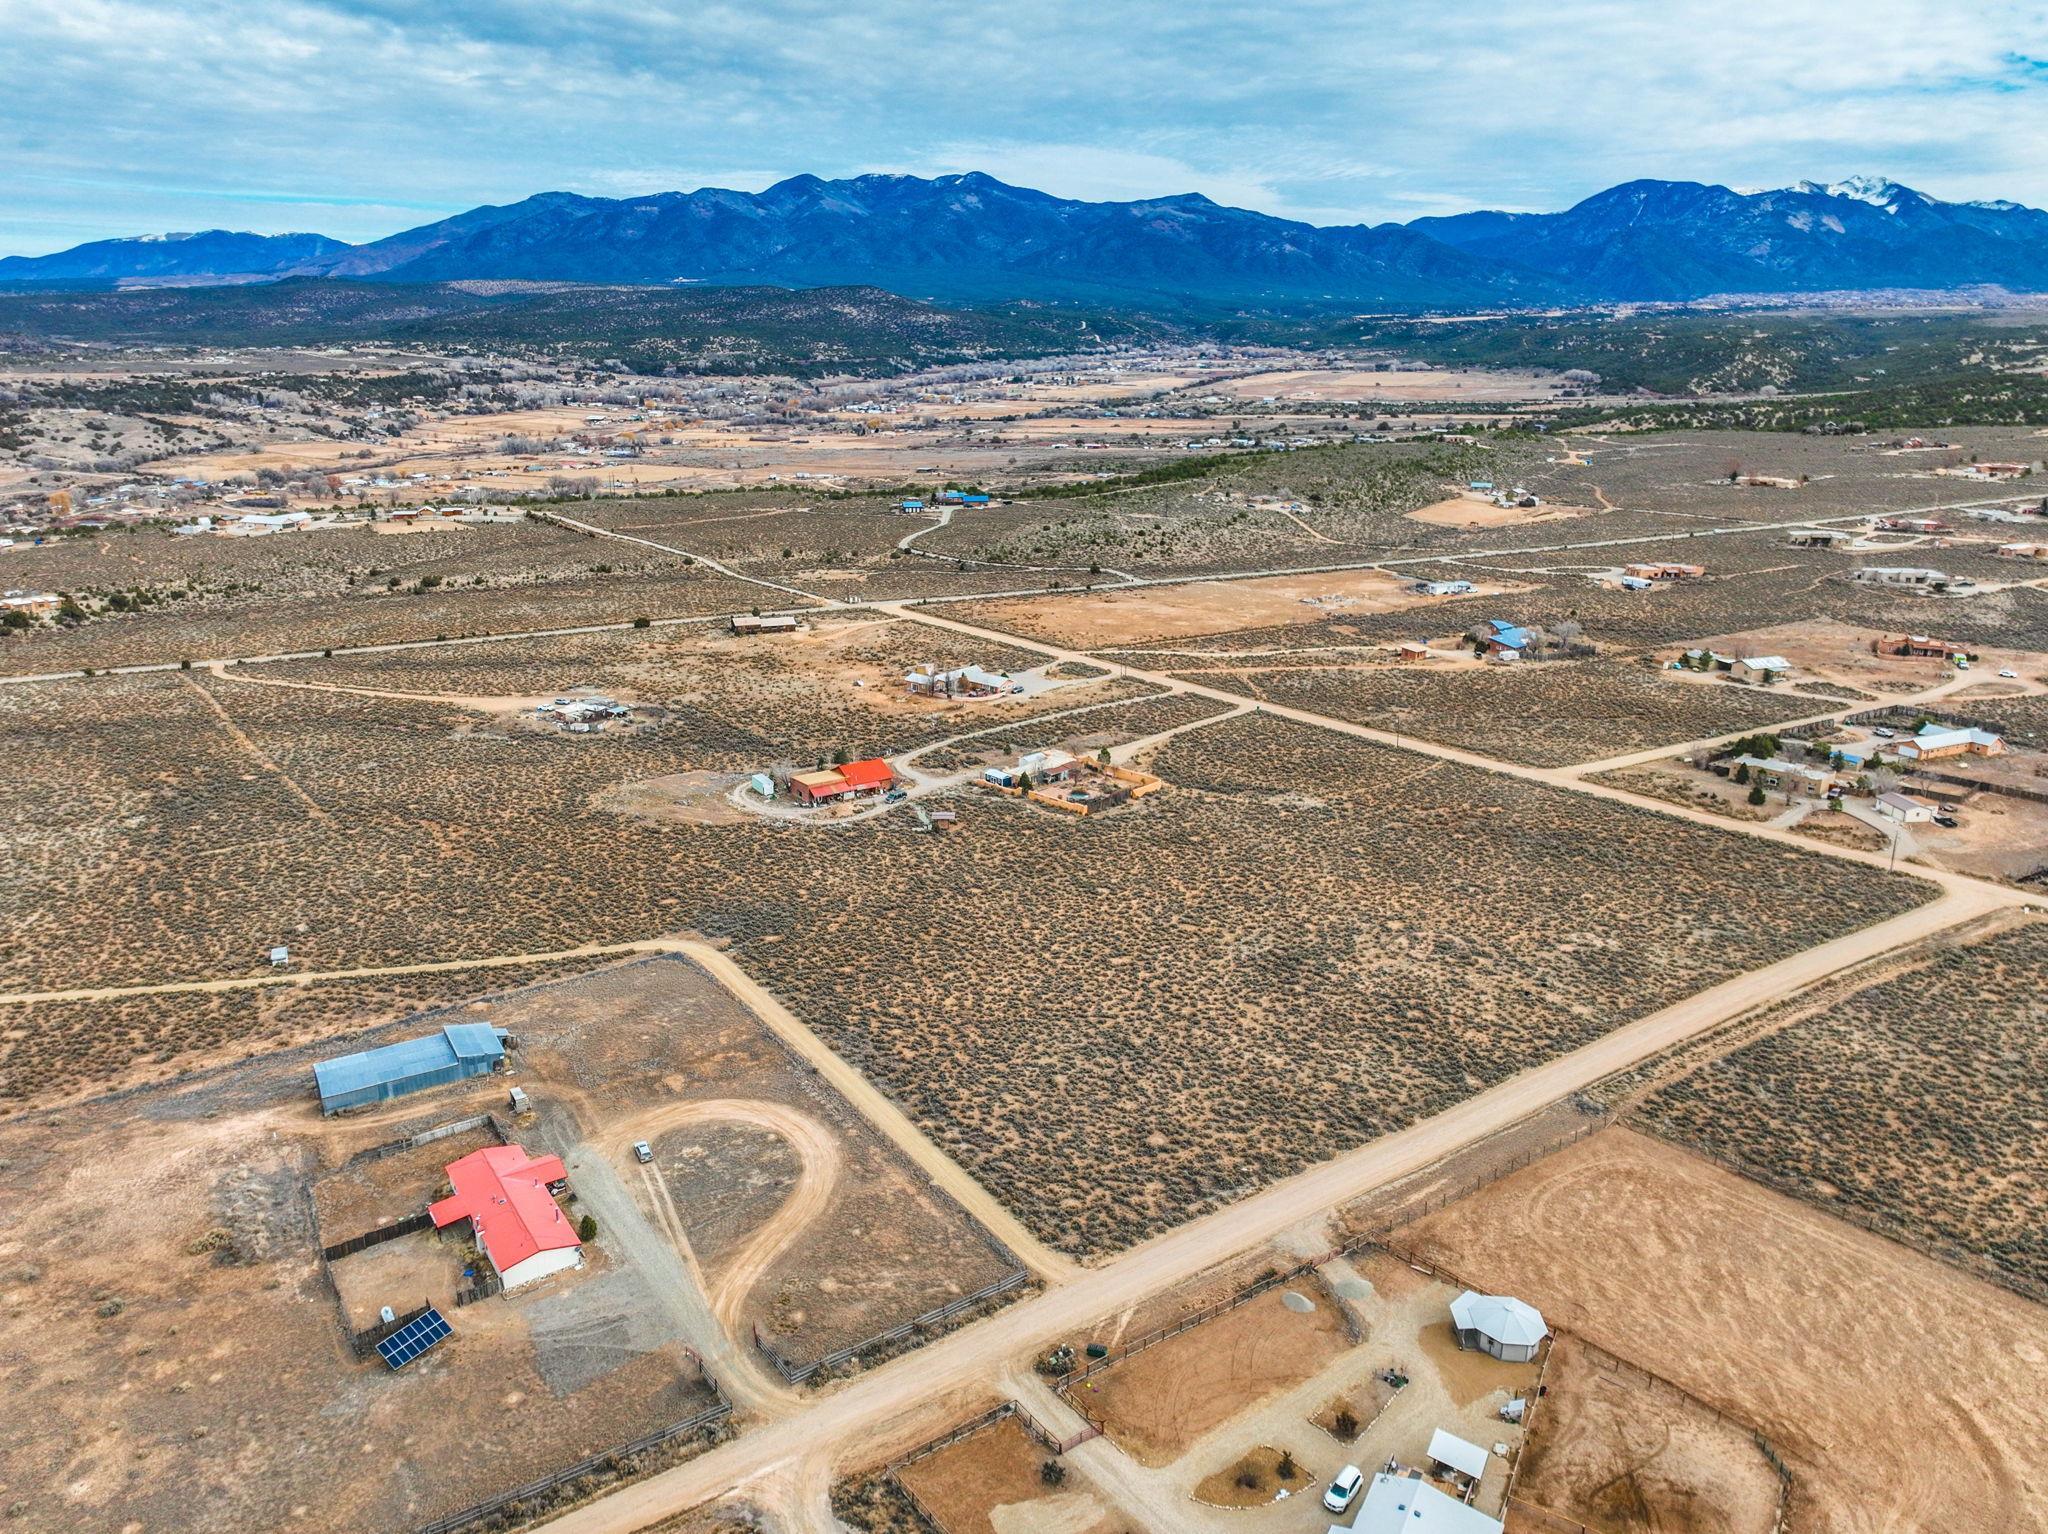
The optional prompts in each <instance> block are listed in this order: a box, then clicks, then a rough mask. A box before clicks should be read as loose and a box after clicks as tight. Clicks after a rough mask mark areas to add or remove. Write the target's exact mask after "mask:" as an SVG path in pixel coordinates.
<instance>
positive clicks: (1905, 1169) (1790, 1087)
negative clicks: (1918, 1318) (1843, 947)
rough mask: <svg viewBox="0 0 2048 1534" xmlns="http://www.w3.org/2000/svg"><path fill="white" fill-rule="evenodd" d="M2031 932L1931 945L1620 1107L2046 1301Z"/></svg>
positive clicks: (2047, 963) (2046, 1113)
mask: <svg viewBox="0 0 2048 1534" xmlns="http://www.w3.org/2000/svg"><path fill="white" fill-rule="evenodd" d="M2044 988H2048V924H2043V923H2039V922H2033V923H2028V924H2027V925H2024V926H2021V927H2018V928H2015V929H2012V930H2009V931H2004V932H1999V933H1997V934H1996V935H1993V936H1990V937H1986V938H1984V939H1982V940H1981V941H1977V942H1974V943H1971V944H1968V945H1967V946H1953V945H1941V946H1938V947H1936V948H1933V949H1931V950H1929V951H1927V953H1926V954H1925V956H1924V958H1923V959H1922V960H1921V961H1920V962H1918V963H1916V964H1914V965H1913V966H1912V967H1911V968H1909V969H1907V970H1905V971H1904V972H1903V973H1886V974H1885V975H1884V976H1883V977H1882V978H1881V979H1875V980H1873V981H1872V983H1870V984H1869V985H1868V986H1867V987H1866V988H1865V989H1862V990H1860V991H1856V992H1853V993H1851V994H1848V995H1845V996H1842V997H1840V998H1839V999H1836V1000H1834V1001H1833V1003H1832V1005H1830V1006H1828V1007H1827V1008H1826V1009H1825V1010H1823V1011H1821V1012H1819V1013H1818V1014H1816V1015H1805V1014H1806V1013H1807V1012H1808V1011H1809V1009H1807V1008H1805V1007H1802V1006H1801V1005H1800V1002H1799V999H1797V998H1795V999H1794V1000H1793V1001H1791V1002H1788V1003H1787V1004H1786V1005H1785V1007H1784V1008H1783V1009H1782V1010H1783V1012H1784V1014H1785V1015H1786V1016H1787V1017H1788V1018H1790V1019H1791V1020H1790V1021H1789V1024H1788V1026H1784V1027H1781V1028H1777V1029H1774V1030H1773V1031H1771V1032H1769V1033H1767V1034H1765V1036H1764V1037H1762V1038H1760V1039H1758V1040H1757V1041H1756V1042H1754V1043H1751V1044H1747V1045H1745V1046H1743V1047H1742V1048H1740V1049H1737V1050H1735V1051H1733V1052H1732V1053H1726V1054H1721V1055H1718V1056H1717V1057H1715V1058H1712V1059H1709V1060H1707V1061H1706V1062H1704V1063H1703V1064H1701V1065H1699V1066H1698V1068H1697V1069H1694V1070H1692V1071H1690V1072H1688V1073H1687V1074H1685V1075H1683V1076H1681V1077H1679V1078H1678V1079H1676V1080H1673V1081H1671V1082H1670V1083H1669V1084H1668V1085H1664V1086H1662V1087H1661V1088H1660V1089H1659V1090H1657V1091H1655V1092H1654V1093H1652V1094H1651V1095H1650V1096H1649V1097H1648V1098H1647V1099H1646V1100H1644V1101H1642V1102H1641V1103H1640V1104H1639V1105H1638V1106H1637V1107H1636V1108H1635V1110H1634V1111H1635V1115H1636V1117H1638V1118H1640V1119H1641V1120H1642V1121H1643V1122H1644V1123H1645V1124H1647V1125H1648V1126H1649V1127H1650V1128H1652V1129H1654V1130H1655V1131H1656V1132H1657V1133H1658V1134H1661V1135H1664V1136H1667V1137H1669V1138H1671V1139H1675V1140H1678V1141H1680V1142H1682V1143H1685V1144H1689V1145H1696V1146H1698V1147H1699V1148H1700V1149H1701V1150H1703V1151H1706V1152H1707V1153H1709V1154H1711V1155H1713V1156H1716V1157H1719V1158H1721V1159H1723V1160H1725V1161H1727V1162H1729V1163H1731V1164H1733V1165H1734V1166H1736V1167H1737V1168H1739V1169H1740V1170H1741V1171H1743V1172H1744V1173H1746V1174H1747V1175H1748V1176H1751V1177H1754V1178H1756V1179H1758V1180H1759V1181H1761V1182H1763V1183H1765V1184H1767V1185H1769V1186H1771V1187H1774V1188H1777V1189H1779V1190H1781V1191H1783V1192H1786V1193H1790V1194H1793V1195H1795V1196H1797V1197H1800V1198H1804V1199H1807V1200H1810V1201H1811V1202H1813V1203H1814V1204H1816V1205H1818V1206H1819V1207H1820V1208H1822V1209H1826V1210H1831V1211H1840V1212H1841V1213H1842V1214H1843V1215H1844V1216H1845V1217H1846V1218H1848V1219H1852V1220H1856V1221H1859V1222H1867V1223H1870V1224H1873V1225H1875V1226H1876V1227H1877V1228H1878V1229H1880V1230H1883V1231H1887V1232H1895V1233H1897V1234H1899V1235H1900V1236H1902V1237H1903V1238H1905V1239H1907V1240H1909V1241H1913V1242H1916V1243H1922V1244H1926V1245H1928V1246H1930V1247H1932V1248H1933V1249H1935V1250H1936V1251H1938V1252H1941V1253H1942V1254H1944V1255H1947V1256H1951V1257H1953V1258H1955V1259H1956V1260H1959V1261H1963V1262H1966V1263H1981V1264H1982V1265H1984V1266H1985V1267H1986V1268H1988V1269H1989V1270H1990V1271H1992V1272H1993V1273H1995V1274H1998V1275H2001V1276H2004V1277H2006V1278H2009V1279H2010V1280H2012V1281H2013V1282H2015V1283H2018V1284H2020V1285H2022V1286H2024V1287H2026V1288H2027V1289H2028V1290H2029V1291H2030V1292H2032V1293H2035V1294H2039V1295H2048V1239H2044V1236H2043V1224H2044V1221H2048V1188H2044V1187H2043V1186H2042V1182H2041V1179H2040V1177H2039V1176H2038V1175H2037V1174H2038V1171H2039V1167H2040V1136H2041V1132H2042V1126H2043V1125H2044V1124H2048V1030H2044V1028H2043V1024H2044V1022H2048V1000H2044V995H2048V989H2044Z"/></svg>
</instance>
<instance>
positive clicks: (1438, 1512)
mask: <svg viewBox="0 0 2048 1534" xmlns="http://www.w3.org/2000/svg"><path fill="white" fill-rule="evenodd" d="M1329 1534H1501V1523H1500V1520H1499V1519H1497V1518H1489V1517H1487V1516H1486V1514H1484V1513H1482V1512H1480V1511H1479V1509H1478V1508H1476V1507H1468V1506H1466V1505H1465V1504H1464V1503H1463V1502H1460V1501H1459V1500H1458V1499H1457V1498H1456V1497H1453V1496H1448V1495H1446V1494H1445V1493H1443V1492H1441V1491H1438V1490H1437V1489H1436V1488H1435V1487H1434V1486H1432V1485H1430V1484H1429V1482H1427V1481H1425V1480H1423V1479H1422V1477H1421V1476H1420V1475H1417V1474H1414V1473H1412V1472H1411V1473H1408V1474H1399V1473H1396V1472H1394V1471H1391V1470H1382V1471H1381V1472H1380V1473H1379V1474H1377V1475H1375V1476H1374V1477H1373V1478H1372V1484H1371V1485H1370V1486H1369V1487H1368V1488H1367V1489H1366V1493H1365V1500H1364V1501H1362V1502H1360V1503H1359V1504H1358V1514H1357V1516H1356V1517H1354V1518H1353V1519H1352V1520H1351V1526H1350V1528H1349V1530H1347V1529H1346V1528H1345V1526H1344V1525H1343V1524H1341V1523H1334V1524H1331V1525H1330V1527H1329Z"/></svg>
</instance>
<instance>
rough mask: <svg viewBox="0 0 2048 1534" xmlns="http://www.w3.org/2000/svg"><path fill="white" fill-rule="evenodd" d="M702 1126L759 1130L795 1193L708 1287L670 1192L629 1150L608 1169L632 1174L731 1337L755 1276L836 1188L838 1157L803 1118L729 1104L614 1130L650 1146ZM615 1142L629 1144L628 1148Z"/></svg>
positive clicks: (785, 1110)
mask: <svg viewBox="0 0 2048 1534" xmlns="http://www.w3.org/2000/svg"><path fill="white" fill-rule="evenodd" d="M709 1122H716V1123H728V1124H751V1125H753V1126H755V1127H756V1128H759V1129H765V1130H767V1131H769V1132H770V1133H771V1134H774V1135H777V1136H779V1137H780V1138H781V1139H782V1140H783V1141H784V1142H785V1143H787V1144H788V1145H789V1147H790V1149H792V1150H794V1151H795V1152H796V1155H797V1164H798V1175H797V1184H796V1189H795V1191H794V1192H792V1193H791V1194H790V1196H789V1197H788V1198H787V1199H785V1200H784V1201H783V1203H782V1206H781V1207H780V1208H778V1209H777V1210H776V1211H775V1213H774V1214H773V1215H771V1216H769V1218H768V1219H767V1220H766V1221H765V1222H763V1224H762V1226H761V1228H760V1229H759V1230H757V1231H755V1232H754V1233H753V1234H752V1235H751V1236H749V1237H748V1238H747V1240H746V1241H745V1243H743V1244H742V1245H741V1247H740V1249H739V1250H738V1251H737V1252H735V1253H733V1255H732V1256H731V1257H730V1258H728V1259H727V1260H726V1261H725V1263H724V1264H723V1265H722V1267H721V1271H720V1272H719V1275H718V1279H717V1281H716V1282H715V1283H709V1284H707V1283H705V1282H704V1274H703V1271H702V1267H701V1265H700V1264H699V1263H698V1261H697V1255H696V1253H695V1252H694V1251H692V1250H691V1248H690V1241H689V1237H688V1236H687V1235H686V1234H685V1233H684V1225H683V1218H682V1211H681V1210H679V1209H678V1208H676V1202H675V1197H674V1195H673V1194H672V1193H670V1191H669V1188H668V1184H667V1182H666V1180H664V1179H663V1178H662V1177H661V1175H660V1174H659V1173H657V1172H656V1171H655V1170H654V1169H653V1168H652V1167H648V1166H640V1165H639V1164H638V1163H636V1162H633V1161H632V1159H631V1152H630V1151H627V1152H625V1153H624V1154H622V1155H619V1156H616V1157H615V1158H614V1161H613V1164H614V1166H616V1167H617V1168H618V1170H619V1171H620V1172H621V1173H627V1172H629V1171H630V1170H635V1169H637V1170H638V1172H639V1174H640V1180H641V1182H642V1183H643V1184H644V1185H645V1186H646V1188H647V1191H648V1194H649V1196H650V1199H651V1202H652V1204H653V1208H654V1214H655V1217H656V1219H657V1220H659V1221H660V1223H661V1224H662V1226H663V1227H664V1228H665V1229H666V1230H667V1231H668V1234H669V1238H670V1239H671V1240H673V1241H674V1242H675V1244H676V1250H677V1252H678V1253H679V1254H680V1255H681V1256H682V1258H683V1260H684V1261H685V1262H686V1263H687V1264H688V1265H689V1267H690V1270H691V1272H692V1274H693V1275H694V1276H695V1277H696V1278H697V1281H698V1286H699V1287H700V1288H702V1289H703V1290H704V1292H705V1295H706V1297H707V1298H708V1299H709V1300H710V1302H711V1313H712V1314H713V1315H714V1316H716V1317H717V1318H718V1322H719V1324H720V1325H721V1326H723V1327H724V1328H725V1329H726V1331H727V1332H728V1333H729V1334H730V1335H732V1336H734V1337H737V1336H738V1335H739V1327H740V1308H741V1306H742V1305H744V1304H745V1303H746V1298H747V1295H748V1294H749V1293H751V1292H752V1290H753V1287H754V1285H755V1284H757V1283H759V1282H760V1279H761V1275H762V1274H763V1273H765V1272H767V1271H768V1267H769V1264H771V1263H773V1262H774V1261H775V1259H776V1258H777V1257H779V1256H781V1255H782V1252H783V1249H784V1248H786V1247H787V1246H788V1245H789V1244H790V1243H791V1242H792V1241H794V1240H796V1239H797V1238H798V1237H799V1236H801V1235H802V1234H803V1233H804V1231H805V1230H807V1229H808V1228H809V1227H810V1226H811V1224H812V1223H813V1222H814V1221H815V1220H816V1219H817V1218H818V1216H819V1215H820V1214H821V1213H822V1212H823V1211H824V1209H825V1207H826V1205H827V1204H829V1203H830V1202H831V1199H832V1194H833V1192H834V1191H835V1190H836V1189H837V1188H838V1186H839V1174H840V1170H841V1167H842V1158H841V1156H840V1152H839V1142H838V1140H837V1139H836V1138H835V1137H834V1136H833V1135H832V1133H831V1131H830V1130H828V1129H826V1128H825V1126H824V1125H823V1124H820V1123H819V1122H818V1121H817V1120H816V1119H814V1118H812V1117H811V1116H810V1115H809V1114H807V1113H799V1112H797V1111H796V1110H795V1109H794V1108H790V1107H787V1106H785V1105H784V1104H781V1103H769V1102H751V1101H741V1100H736V1099H729V1098H719V1099H713V1100H711V1101H709V1102H694V1103H677V1104H675V1105H673V1106H671V1107H667V1108H662V1109H658V1110H657V1111H655V1112H653V1113H650V1114H646V1115H643V1116H642V1117H640V1118H637V1119H634V1120H632V1121H631V1122H629V1123H626V1124H623V1125H620V1126H618V1127H619V1129H620V1130H621V1132H622V1133H623V1134H624V1135H626V1136H631V1137H632V1138H633V1139H640V1140H648V1141H652V1140H653V1139H654V1138H655V1137H656V1136H658V1135H662V1134H665V1133H667V1132H668V1131H669V1130H671V1129H680V1128H682V1127H683V1126H684V1125H685V1124H699V1123H709ZM614 1138H615V1139H616V1138H619V1137H618V1136H614ZM621 1143H623V1144H630V1141H621Z"/></svg>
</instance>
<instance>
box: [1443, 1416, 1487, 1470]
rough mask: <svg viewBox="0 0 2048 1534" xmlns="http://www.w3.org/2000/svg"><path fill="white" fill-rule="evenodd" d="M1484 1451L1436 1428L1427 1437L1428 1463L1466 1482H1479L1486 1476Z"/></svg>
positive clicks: (1455, 1435) (1474, 1444)
mask: <svg viewBox="0 0 2048 1534" xmlns="http://www.w3.org/2000/svg"><path fill="white" fill-rule="evenodd" d="M1486 1459H1487V1455H1486V1451H1485V1450H1484V1449H1482V1448H1480V1447H1479V1445H1478V1444H1476V1443H1467V1442H1466V1441H1465V1440H1464V1439H1462V1438H1460V1437H1459V1436H1458V1435H1457V1434H1456V1433H1449V1432H1446V1431H1444V1429H1442V1428H1438V1429H1437V1430H1436V1431H1435V1432H1433V1433H1431V1434H1430V1435H1429V1462H1430V1464H1431V1465H1432V1466H1437V1467H1441V1469H1443V1470H1448V1471H1450V1472H1452V1473H1453V1474H1455V1475H1461V1476H1463V1477H1465V1479H1466V1480H1468V1481H1479V1480H1482V1479H1484V1478H1485V1475H1486Z"/></svg>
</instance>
